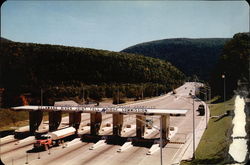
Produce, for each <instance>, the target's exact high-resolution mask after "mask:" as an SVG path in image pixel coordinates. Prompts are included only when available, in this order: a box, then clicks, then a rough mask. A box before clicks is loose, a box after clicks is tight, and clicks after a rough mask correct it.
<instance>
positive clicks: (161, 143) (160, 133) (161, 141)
mask: <svg viewBox="0 0 250 165" xmlns="http://www.w3.org/2000/svg"><path fill="white" fill-rule="evenodd" d="M160 152H161V154H160V156H161V165H162V164H163V161H162V115H161V116H160Z"/></svg>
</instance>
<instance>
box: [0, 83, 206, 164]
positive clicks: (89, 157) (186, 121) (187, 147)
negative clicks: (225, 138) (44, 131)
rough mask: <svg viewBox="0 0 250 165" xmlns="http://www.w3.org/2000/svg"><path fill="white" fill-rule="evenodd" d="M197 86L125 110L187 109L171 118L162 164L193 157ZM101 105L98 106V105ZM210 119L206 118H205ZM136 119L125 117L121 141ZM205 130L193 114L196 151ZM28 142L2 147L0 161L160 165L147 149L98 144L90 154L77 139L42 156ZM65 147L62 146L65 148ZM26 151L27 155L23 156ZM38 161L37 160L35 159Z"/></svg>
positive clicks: (156, 134)
mask: <svg viewBox="0 0 250 165" xmlns="http://www.w3.org/2000/svg"><path fill="white" fill-rule="evenodd" d="M198 85H200V84H198V83H192V82H190V83H185V84H184V85H183V86H181V87H179V88H178V89H176V94H175V95H173V94H172V92H170V93H168V94H166V95H163V96H159V97H155V98H152V99H148V100H143V101H139V102H135V103H132V104H126V106H148V107H152V106H153V107H155V108H165V109H188V113H187V114H186V116H171V117H170V126H171V127H176V128H178V132H177V133H176V134H175V135H174V136H173V137H172V138H171V139H170V143H168V144H167V145H166V146H165V147H164V148H163V164H166V165H169V164H175V163H178V162H179V161H180V160H182V159H188V158H190V157H191V156H192V152H193V150H192V139H193V138H192V137H193V134H192V130H193V127H192V126H193V125H192V124H193V104H192V103H193V99H192V98H191V97H190V95H189V93H190V91H192V94H194V91H195V89H194V88H195V86H198ZM194 103H195V104H194V106H195V109H198V106H199V105H200V104H201V102H200V101H195V102H194ZM100 105H101V104H100ZM89 116H90V115H89V114H82V123H81V127H82V128H83V130H81V129H80V131H82V132H81V134H84V133H89V127H88V126H86V125H87V123H89V122H90V121H89ZM208 116H209V115H208ZM147 118H150V119H153V124H154V126H156V127H158V128H159V116H153V117H152V116H148V117H147ZM135 121H136V120H135V115H130V116H129V115H126V116H125V117H124V125H125V126H126V125H127V124H130V125H132V127H131V128H126V132H122V136H123V137H132V136H135V126H134V125H135ZM67 122H68V118H66V117H65V118H63V123H64V124H61V127H62V126H65V125H66V124H65V123H67ZM103 122H104V123H112V116H111V115H110V114H105V115H104V116H103ZM204 129H205V116H198V112H196V111H195V130H196V131H195V133H196V139H195V141H196V147H197V145H198V143H199V139H200V138H201V136H202V133H203V131H204ZM146 132H148V134H145V136H146V137H145V138H148V139H150V138H159V136H160V134H159V131H158V130H157V129H153V131H152V130H147V129H146ZM100 134H101V135H112V127H107V128H104V129H103V130H102V131H101V132H100ZM29 138H30V139H27V141H22V142H21V143H19V144H17V145H15V143H16V142H17V141H12V142H8V143H6V144H1V160H2V161H3V162H4V163H5V164H14V165H16V164H22V165H23V164H25V163H26V162H28V164H34V165H37V164H51V165H52V164H58V165H59V164H65V165H68V164H74V165H80V164H87V165H103V164H104V165H105V164H109V165H117V164H118V165H123V164H124V165H129V164H130V165H134V164H141V165H147V164H148V165H151V164H154V165H157V164H160V150H159V149H158V150H156V151H155V152H154V153H153V154H151V155H147V152H148V151H149V149H150V146H147V147H145V146H144V147H142V146H133V145H128V146H129V147H128V148H127V149H125V150H123V151H122V152H117V151H118V150H119V149H120V148H121V145H122V144H121V145H114V144H107V143H101V142H100V145H98V146H97V147H96V148H94V149H93V150H90V148H91V147H93V145H95V144H94V143H87V142H82V141H81V140H80V138H78V139H75V140H73V141H71V142H68V143H66V144H67V146H66V147H62V146H59V147H53V148H50V150H49V151H42V152H39V153H38V152H30V150H31V149H32V148H33V145H32V143H33V140H32V137H29ZM66 144H65V145H66ZM26 151H28V153H26ZM39 157H40V159H38V158H39Z"/></svg>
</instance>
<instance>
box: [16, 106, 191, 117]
mask: <svg viewBox="0 0 250 165" xmlns="http://www.w3.org/2000/svg"><path fill="white" fill-rule="evenodd" d="M12 109H13V110H23V111H36V110H41V111H64V112H82V113H96V112H101V113H109V114H115V113H120V114H143V115H171V114H174V115H181V116H185V115H186V113H187V111H188V110H185V109H153V108H143V107H141V108H140V107H90V106H32V105H28V106H27V105H26V106H19V107H12Z"/></svg>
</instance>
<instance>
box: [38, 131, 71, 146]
mask: <svg viewBox="0 0 250 165" xmlns="http://www.w3.org/2000/svg"><path fill="white" fill-rule="evenodd" d="M74 135H76V129H75V128H74V127H68V128H64V129H61V130H57V131H54V132H50V133H48V134H43V135H41V136H39V137H37V138H36V142H35V143H34V148H35V149H44V150H48V149H49V148H50V147H52V146H58V145H59V144H61V143H63V142H64V140H67V139H68V138H70V137H73V136H74Z"/></svg>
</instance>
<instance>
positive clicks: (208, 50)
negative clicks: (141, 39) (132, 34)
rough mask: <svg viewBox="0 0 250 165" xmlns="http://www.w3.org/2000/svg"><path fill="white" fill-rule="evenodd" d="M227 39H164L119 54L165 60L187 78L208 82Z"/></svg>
mask: <svg viewBox="0 0 250 165" xmlns="http://www.w3.org/2000/svg"><path fill="white" fill-rule="evenodd" d="M228 40H229V39H227V38H203V39H187V38H176V39H164V40H157V41H151V42H145V43H141V44H137V45H134V46H131V47H129V48H126V49H124V50H122V51H121V52H127V53H135V54H141V55H145V56H149V57H154V58H159V59H163V60H167V61H169V62H170V63H172V64H173V65H174V66H176V67H177V68H178V69H180V70H181V71H183V72H184V73H185V74H186V75H187V76H192V75H197V76H198V77H199V78H200V79H203V80H208V79H209V78H210V74H211V70H212V69H213V68H214V66H215V65H216V62H217V61H218V59H219V56H220V54H221V52H222V49H223V47H224V45H225V43H226V42H227V41H228Z"/></svg>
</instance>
